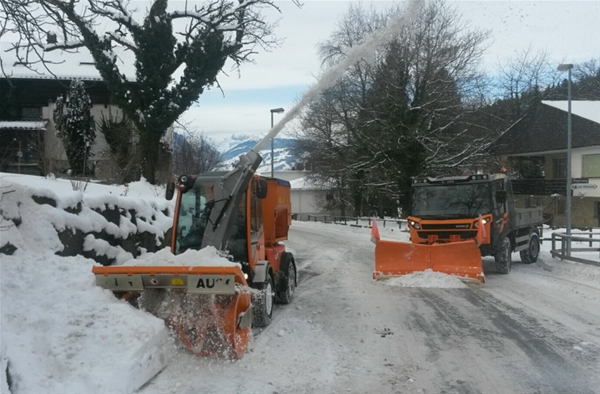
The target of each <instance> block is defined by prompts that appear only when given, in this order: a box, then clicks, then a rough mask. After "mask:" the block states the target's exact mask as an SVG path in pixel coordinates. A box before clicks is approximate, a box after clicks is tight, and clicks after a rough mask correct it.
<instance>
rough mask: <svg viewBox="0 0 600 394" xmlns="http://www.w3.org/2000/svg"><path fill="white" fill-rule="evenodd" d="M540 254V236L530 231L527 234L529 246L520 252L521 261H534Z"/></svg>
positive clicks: (528, 262) (530, 262) (529, 262)
mask: <svg viewBox="0 0 600 394" xmlns="http://www.w3.org/2000/svg"><path fill="white" fill-rule="evenodd" d="M539 254H540V236H539V235H537V234H536V233H531V235H530V236H529V246H528V247H527V249H524V250H522V251H521V252H520V255H521V261H522V262H523V263H524V264H532V263H535V262H536V261H537V259H538V256H539Z"/></svg>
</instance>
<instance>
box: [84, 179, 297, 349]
mask: <svg viewBox="0 0 600 394" xmlns="http://www.w3.org/2000/svg"><path fill="white" fill-rule="evenodd" d="M220 176H222V174H221V173H216V174H208V175H206V176H198V177H188V178H183V177H180V178H182V179H185V182H184V181H180V183H179V187H178V190H179V193H178V195H177V200H176V204H175V215H174V220H173V232H172V239H171V251H172V253H173V254H174V255H175V254H181V253H183V252H185V251H186V250H188V249H197V250H199V249H202V248H204V244H203V243H204V242H205V241H203V240H202V236H200V237H199V238H200V239H199V241H198V242H197V243H195V244H193V245H192V244H189V245H188V244H186V245H185V246H184V242H183V241H184V238H185V237H184V236H183V234H184V233H186V237H187V236H194V235H196V234H195V231H196V230H194V229H195V228H198V227H196V225H195V224H194V222H193V221H197V222H198V223H200V218H201V210H200V209H197V208H199V207H200V204H204V205H205V206H204V210H206V208H207V206H208V205H209V204H206V196H208V194H202V195H201V193H199V192H200V191H202V192H203V193H204V192H205V191H207V190H209V188H208V187H206V186H207V185H209V183H208V182H213V181H216V180H218V179H219V177H220ZM201 179H205V180H206V179H208V180H209V181H202V180H201ZM202 182H205V183H204V184H203V183H202ZM210 184H211V185H212V183H210ZM261 189H262V194H263V195H261ZM241 194H242V195H241V196H240V199H239V200H238V202H236V205H237V207H232V205H229V206H228V205H226V204H224V205H223V206H224V207H226V208H223V209H224V210H225V209H228V210H227V211H226V212H227V213H226V214H225V215H237V220H236V221H235V222H234V221H231V222H228V223H235V225H229V226H230V227H232V228H230V229H226V234H229V235H227V239H226V240H225V241H223V244H222V245H221V248H220V249H221V250H223V252H224V254H229V257H230V259H231V260H232V262H234V263H239V264H231V265H223V266H214V265H194V266H176V265H169V264H168V262H165V265H160V266H128V265H123V266H107V267H93V273H94V274H95V275H96V282H97V284H98V285H100V286H102V287H104V288H107V289H110V290H112V291H114V292H115V294H116V295H118V296H119V297H123V298H126V299H129V300H132V301H135V302H137V300H139V303H138V304H136V303H135V302H132V303H134V304H135V305H136V306H138V307H140V306H142V305H141V303H142V302H145V298H144V297H143V296H142V295H143V294H144V293H145V292H148V291H149V292H160V293H161V294H162V296H164V294H163V293H167V294H168V296H169V297H170V299H171V300H175V301H176V303H175V306H176V308H177V309H178V310H179V312H173V311H166V312H164V311H163V312H158V310H159V308H158V307H155V308H154V307H152V306H150V307H146V306H145V305H143V306H144V309H145V310H148V311H150V312H151V313H153V308H154V309H156V313H155V314H156V315H157V316H159V317H161V318H164V319H165V321H166V323H167V325H168V326H169V327H170V328H171V329H173V330H174V331H175V332H177V333H178V334H179V336H180V337H181V339H182V341H183V343H184V344H185V345H186V346H187V348H188V349H189V350H190V351H192V352H193V353H195V354H198V355H208V354H214V353H216V352H218V353H227V355H228V356H231V357H234V358H240V357H242V356H243V355H244V353H245V352H246V350H247V346H248V340H249V334H250V330H251V328H252V325H253V324H258V325H259V326H264V325H266V324H268V323H269V321H270V318H271V313H272V303H273V302H274V301H275V300H277V301H279V302H283V303H289V302H290V301H291V297H292V296H293V289H294V288H295V286H296V281H297V279H296V275H295V272H296V267H295V261H294V259H293V256H292V255H291V253H289V252H286V249H285V245H284V244H282V243H281V241H284V240H286V239H287V238H288V230H289V226H290V225H291V202H290V200H291V199H290V184H289V182H287V181H282V180H279V179H274V178H264V177H259V176H256V175H253V176H252V177H251V179H250V181H249V183H248V187H247V189H246V190H244V191H243V193H241ZM199 196H200V197H199ZM232 201H233V200H232ZM190 202H191V203H190ZM194 209H195V210H194ZM212 209H213V210H215V209H216V208H212ZM192 211H193V212H192ZM234 211H235V213H234ZM210 214H211V215H213V216H210V219H205V221H204V226H205V228H206V227H207V226H211V225H212V226H214V227H213V229H217V230H218V223H219V222H218V220H216V219H214V218H217V219H218V218H219V217H218V216H217V214H216V213H215V212H211V213H210ZM198 231H199V230H198ZM204 231H206V230H204ZM202 234H205V233H202ZM200 241H202V242H203V243H200ZM198 299H204V301H202V302H199V301H195V300H198ZM192 300H194V301H192ZM206 300H209V302H206ZM190 305H193V307H190ZM190 308H192V309H190ZM257 322H258V323H257ZM209 345H210V346H209Z"/></svg>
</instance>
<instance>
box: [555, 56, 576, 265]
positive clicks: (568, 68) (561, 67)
mask: <svg viewBox="0 0 600 394" xmlns="http://www.w3.org/2000/svg"><path fill="white" fill-rule="evenodd" d="M572 68H573V65H572V64H560V65H559V66H558V71H567V72H568V86H569V90H568V109H567V206H566V208H565V209H566V211H567V212H566V213H567V256H570V255H571V238H570V236H571V69H572Z"/></svg>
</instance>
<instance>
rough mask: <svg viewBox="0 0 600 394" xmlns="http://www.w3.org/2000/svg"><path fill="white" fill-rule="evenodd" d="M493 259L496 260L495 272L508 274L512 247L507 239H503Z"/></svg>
mask: <svg viewBox="0 0 600 394" xmlns="http://www.w3.org/2000/svg"><path fill="white" fill-rule="evenodd" d="M494 259H495V260H496V271H497V272H498V273H499V274H508V273H509V272H510V269H511V265H512V246H511V244H510V239H509V238H508V237H504V239H503V240H502V246H501V247H500V250H498V252H496V254H495V255H494Z"/></svg>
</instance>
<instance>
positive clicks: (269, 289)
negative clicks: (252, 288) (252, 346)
mask: <svg viewBox="0 0 600 394" xmlns="http://www.w3.org/2000/svg"><path fill="white" fill-rule="evenodd" d="M256 290H258V291H257V292H256V293H255V294H253V297H252V303H253V305H254V312H253V313H254V316H253V320H252V324H253V326H254V327H266V326H268V325H269V323H270V322H271V317H272V316H273V304H274V303H275V288H274V286H273V278H272V277H271V275H267V277H266V279H265V282H264V283H260V284H258V285H257V286H256Z"/></svg>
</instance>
